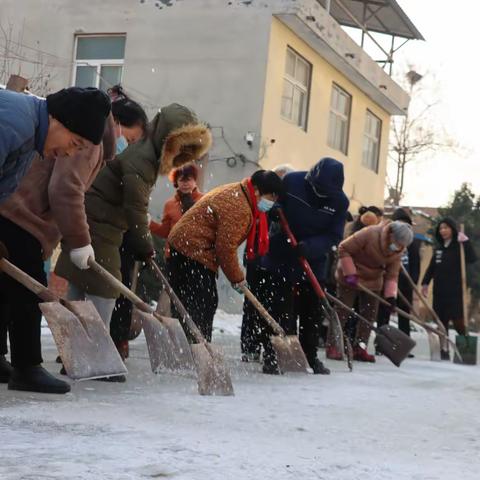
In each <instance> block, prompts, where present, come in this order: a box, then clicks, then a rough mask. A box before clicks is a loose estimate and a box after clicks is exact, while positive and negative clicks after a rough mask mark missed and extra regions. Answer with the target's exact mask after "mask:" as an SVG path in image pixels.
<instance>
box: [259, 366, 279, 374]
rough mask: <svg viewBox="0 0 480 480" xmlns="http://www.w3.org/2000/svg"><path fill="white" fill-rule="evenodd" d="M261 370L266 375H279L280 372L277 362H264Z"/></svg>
mask: <svg viewBox="0 0 480 480" xmlns="http://www.w3.org/2000/svg"><path fill="white" fill-rule="evenodd" d="M262 372H263V373H265V374H266V375H280V373H281V372H280V369H279V368H278V364H277V363H264V364H263V367H262Z"/></svg>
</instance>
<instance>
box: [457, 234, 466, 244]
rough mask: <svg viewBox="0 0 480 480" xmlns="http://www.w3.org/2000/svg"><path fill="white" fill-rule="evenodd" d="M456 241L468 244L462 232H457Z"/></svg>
mask: <svg viewBox="0 0 480 480" xmlns="http://www.w3.org/2000/svg"><path fill="white" fill-rule="evenodd" d="M457 240H458V242H459V243H465V242H468V240H469V238H468V237H467V236H466V235H465V234H464V233H463V232H458V237H457Z"/></svg>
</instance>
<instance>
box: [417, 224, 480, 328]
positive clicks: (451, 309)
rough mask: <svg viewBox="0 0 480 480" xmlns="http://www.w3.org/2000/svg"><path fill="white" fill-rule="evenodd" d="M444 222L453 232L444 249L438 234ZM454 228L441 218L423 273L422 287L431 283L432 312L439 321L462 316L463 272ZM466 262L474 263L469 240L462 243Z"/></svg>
mask: <svg viewBox="0 0 480 480" xmlns="http://www.w3.org/2000/svg"><path fill="white" fill-rule="evenodd" d="M442 223H446V224H447V225H449V226H450V228H451V229H452V233H453V236H452V240H451V242H450V244H449V245H448V246H445V244H444V242H443V238H442V237H441V235H440V232H439V230H440V224H442ZM457 237H458V229H457V225H456V224H455V222H454V221H453V220H452V219H451V218H444V219H442V220H441V221H440V222H439V223H438V225H437V228H436V231H435V239H436V241H437V245H436V246H435V248H434V251H433V256H432V260H431V261H430V264H429V266H428V268H427V271H426V272H425V275H424V277H423V280H422V285H428V284H429V283H430V281H431V280H433V309H434V310H435V311H436V312H437V313H438V314H439V315H440V316H441V318H445V319H449V320H458V319H461V318H462V317H463V297H462V271H461V263H460V244H459V242H458V240H457ZM463 245H464V249H465V262H466V263H473V262H475V261H476V260H477V257H476V254H475V251H474V249H473V247H472V245H471V243H470V241H467V242H464V244H463Z"/></svg>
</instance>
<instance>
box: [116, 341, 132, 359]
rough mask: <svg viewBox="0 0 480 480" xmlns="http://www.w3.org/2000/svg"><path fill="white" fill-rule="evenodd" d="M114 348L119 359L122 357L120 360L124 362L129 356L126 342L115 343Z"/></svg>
mask: <svg viewBox="0 0 480 480" xmlns="http://www.w3.org/2000/svg"><path fill="white" fill-rule="evenodd" d="M115 346H116V347H117V350H118V353H119V354H120V357H122V360H123V361H125V360H126V359H127V358H128V356H129V354H130V349H129V347H128V340H122V341H120V342H115Z"/></svg>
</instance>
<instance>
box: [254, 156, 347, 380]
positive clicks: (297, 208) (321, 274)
mask: <svg viewBox="0 0 480 480" xmlns="http://www.w3.org/2000/svg"><path fill="white" fill-rule="evenodd" d="M343 183H344V174H343V165H342V164H341V163H340V162H338V161H337V160H334V159H333V158H323V159H322V160H320V161H319V162H318V163H317V164H316V165H314V166H313V167H312V169H311V170H310V171H308V172H305V171H304V172H293V173H289V174H287V175H286V176H285V177H284V179H283V185H284V189H285V192H286V193H285V195H283V196H282V198H281V199H280V201H279V206H280V207H281V208H282V210H283V211H284V213H285V216H286V218H287V221H288V223H289V225H290V228H291V230H292V232H293V234H294V235H295V237H296V239H297V241H298V242H299V243H298V246H297V248H296V249H294V248H292V246H291V244H290V243H289V242H288V240H287V237H286V236H285V234H284V233H283V231H282V230H281V227H280V226H279V225H278V223H276V222H274V223H273V224H272V227H271V230H270V251H269V253H268V255H267V256H266V257H264V259H263V261H262V265H263V267H264V269H265V272H266V276H267V278H266V279H265V282H263V285H265V288H264V290H265V291H264V292H263V293H262V294H261V300H262V301H263V302H264V303H265V304H266V307H267V308H268V309H269V310H270V313H271V314H272V315H273V317H274V318H276V319H277V320H278V321H280V323H281V325H282V326H283V327H284V329H285V330H286V332H287V334H293V335H296V334H297V317H298V319H299V323H300V329H299V337H300V342H301V344H302V348H303V350H304V352H305V355H306V357H307V360H308V363H309V364H310V366H311V368H312V369H313V371H314V373H317V374H329V373H330V371H329V370H328V369H327V368H325V367H324V365H323V363H322V362H321V361H320V360H319V359H318V358H317V350H318V343H319V332H320V324H321V322H322V313H321V312H322V310H321V307H320V304H319V299H318V298H317V296H316V294H315V292H314V290H313V288H312V287H311V285H310V283H309V281H308V279H307V278H306V276H305V274H304V273H303V270H302V268H301V266H300V262H299V261H298V258H299V257H304V258H306V259H307V260H308V262H309V263H310V265H311V267H312V269H313V271H314V273H315V276H316V277H317V279H318V281H319V282H320V283H323V282H324V281H325V278H326V274H327V272H326V261H327V255H328V252H329V251H330V249H331V247H332V246H333V245H337V244H338V243H339V242H340V241H341V240H342V238H343V231H344V228H345V219H346V216H347V210H348V206H349V201H348V198H347V196H346V195H345V193H344V192H343V190H342V188H343ZM264 347H265V354H264V366H263V371H264V373H271V374H276V373H278V365H277V361H276V357H275V355H274V353H273V350H272V348H271V345H270V342H269V340H268V332H265V334H264Z"/></svg>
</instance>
